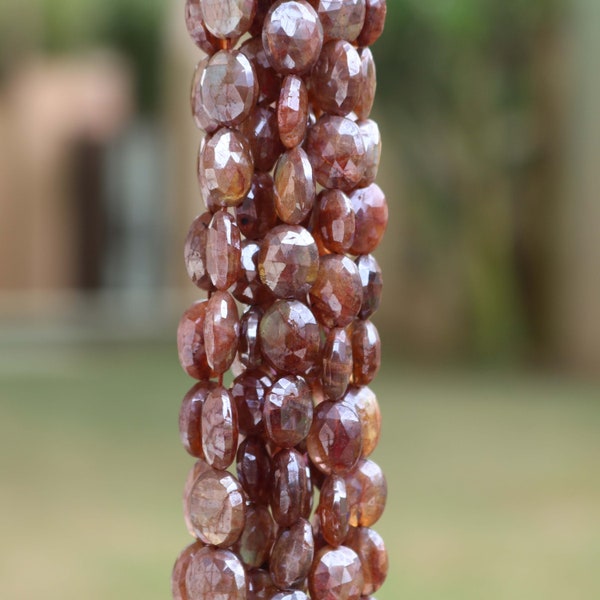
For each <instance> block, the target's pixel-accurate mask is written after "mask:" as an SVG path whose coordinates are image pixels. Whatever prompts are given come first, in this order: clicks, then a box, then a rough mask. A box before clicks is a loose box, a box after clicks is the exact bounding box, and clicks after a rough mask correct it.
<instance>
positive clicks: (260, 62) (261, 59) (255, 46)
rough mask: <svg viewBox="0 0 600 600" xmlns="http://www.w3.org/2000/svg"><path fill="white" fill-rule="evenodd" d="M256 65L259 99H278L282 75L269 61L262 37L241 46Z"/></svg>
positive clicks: (260, 100)
mask: <svg viewBox="0 0 600 600" xmlns="http://www.w3.org/2000/svg"><path fill="white" fill-rule="evenodd" d="M240 52H242V54H244V55H245V56H246V57H247V58H248V60H249V61H250V62H251V63H252V66H253V67H254V72H255V73H256V79H257V80H258V101H259V102H260V103H261V104H270V103H271V102H274V101H275V100H277V98H278V96H279V89H280V88H281V77H280V76H279V74H278V73H277V72H276V71H275V69H274V68H273V67H272V66H271V64H270V63H269V59H268V58H267V54H266V52H265V48H264V46H263V43H262V39H261V38H260V37H255V38H252V39H249V40H247V41H246V42H244V43H243V44H242V46H241V48H240Z"/></svg>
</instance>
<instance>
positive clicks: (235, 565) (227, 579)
mask: <svg viewBox="0 0 600 600" xmlns="http://www.w3.org/2000/svg"><path fill="white" fill-rule="evenodd" d="M246 586H247V583H246V572H245V571H244V565H243V564H242V562H241V561H240V559H239V558H238V557H237V556H236V555H235V554H233V552H230V551H229V550H222V549H219V548H210V547H209V548H202V549H201V550H199V551H198V552H196V554H194V556H193V557H192V560H191V561H190V565H189V567H188V571H187V576H186V587H187V590H188V596H189V600H194V599H195V598H214V599H215V600H217V599H223V600H225V599H227V600H246Z"/></svg>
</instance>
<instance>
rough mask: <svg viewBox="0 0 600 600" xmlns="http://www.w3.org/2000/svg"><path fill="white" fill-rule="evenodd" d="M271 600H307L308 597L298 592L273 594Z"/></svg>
mask: <svg viewBox="0 0 600 600" xmlns="http://www.w3.org/2000/svg"><path fill="white" fill-rule="evenodd" d="M271 600H309V598H308V596H307V595H306V594H305V593H304V592H300V591H299V590H294V591H288V592H279V593H278V594H275V595H274V596H273V597H272V598H271Z"/></svg>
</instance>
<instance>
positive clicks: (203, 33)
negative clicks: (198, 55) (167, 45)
mask: <svg viewBox="0 0 600 600" xmlns="http://www.w3.org/2000/svg"><path fill="white" fill-rule="evenodd" d="M200 3H201V0H186V3H185V24H186V26H187V30H188V33H189V34H190V37H191V38H192V40H193V41H194V43H195V44H196V46H198V47H199V48H200V49H201V50H203V51H204V52H206V54H208V55H211V54H214V53H215V52H216V51H217V50H218V49H219V47H220V46H219V40H218V39H217V38H215V36H214V35H213V34H212V33H210V32H209V31H208V29H206V27H205V25H204V19H203V17H202V9H201V6H200Z"/></svg>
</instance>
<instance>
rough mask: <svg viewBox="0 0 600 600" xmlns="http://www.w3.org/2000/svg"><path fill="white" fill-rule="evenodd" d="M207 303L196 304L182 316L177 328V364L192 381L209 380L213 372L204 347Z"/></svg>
mask: <svg viewBox="0 0 600 600" xmlns="http://www.w3.org/2000/svg"><path fill="white" fill-rule="evenodd" d="M207 306H208V303H207V302H206V301H204V300H203V301H201V302H196V303H194V304H192V306H191V307H190V308H189V309H188V310H187V311H186V312H185V313H184V314H183V316H182V317H181V320H180V321H179V327H178V328H177V349H178V352H179V362H180V363H181V366H182V368H183V369H184V371H185V372H186V373H187V374H188V375H189V376H190V377H193V378H194V379H210V377H211V376H212V375H214V371H213V370H212V369H211V367H210V366H209V364H208V359H207V355H206V347H205V333H204V328H205V323H206V313H207Z"/></svg>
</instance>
